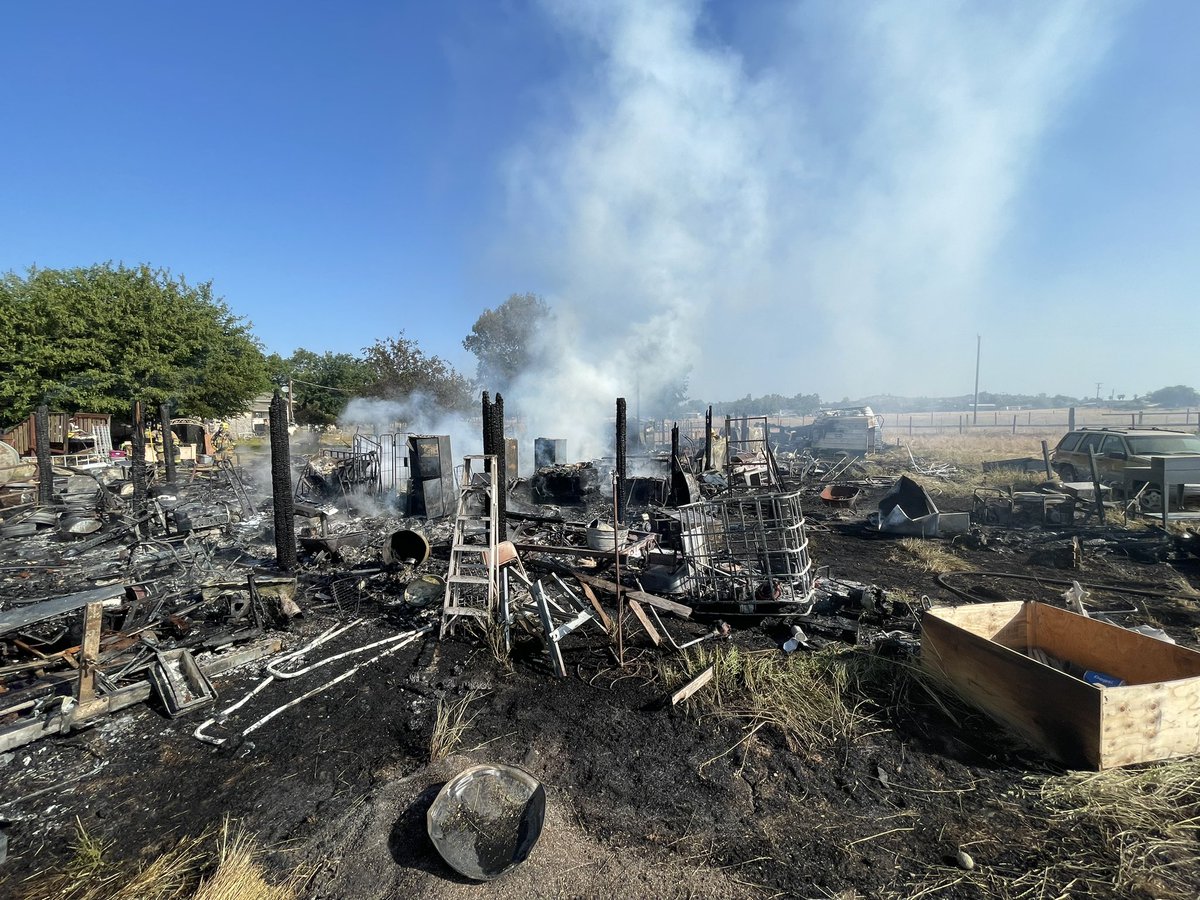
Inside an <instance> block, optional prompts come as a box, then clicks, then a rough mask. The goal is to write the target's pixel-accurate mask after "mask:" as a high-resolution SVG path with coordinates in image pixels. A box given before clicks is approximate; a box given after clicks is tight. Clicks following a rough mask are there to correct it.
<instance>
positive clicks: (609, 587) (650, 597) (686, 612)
mask: <svg viewBox="0 0 1200 900" xmlns="http://www.w3.org/2000/svg"><path fill="white" fill-rule="evenodd" d="M575 578H576V579H578V580H579V581H580V582H581V583H583V584H590V585H591V586H592V587H594V588H599V589H600V590H602V591H608V592H609V593H610V594H615V593H616V592H617V584H616V582H615V581H609V580H608V579H606V578H597V577H596V576H595V575H584V574H582V573H580V572H576V573H575ZM621 593H622V594H624V595H625V597H627V598H629V599H632V600H636V601H638V602H639V603H645V604H646V605H647V606H653V607H656V608H657V609H661V610H662V611H663V612H669V613H674V614H675V615H677V616H679V617H680V618H682V619H690V618H691V617H692V608H691V607H690V606H684V605H683V604H682V603H676V602H675V601H674V600H667V599H666V598H665V597H658V596H655V595H654V594H647V593H646V592H645V591H631V590H629V589H627V588H621Z"/></svg>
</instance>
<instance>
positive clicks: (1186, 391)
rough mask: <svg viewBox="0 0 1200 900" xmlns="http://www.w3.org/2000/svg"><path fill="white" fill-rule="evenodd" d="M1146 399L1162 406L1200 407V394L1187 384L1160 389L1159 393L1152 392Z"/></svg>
mask: <svg viewBox="0 0 1200 900" xmlns="http://www.w3.org/2000/svg"><path fill="white" fill-rule="evenodd" d="M1144 399H1146V400H1148V401H1150V402H1151V403H1158V404H1161V405H1162V406H1200V394H1198V393H1196V390H1195V388H1190V387H1188V386H1187V385H1185V384H1175V385H1172V386H1171V387H1164V388H1159V389H1158V390H1157V391H1151V392H1150V393H1149V394H1147V395H1146V396H1145V398H1144Z"/></svg>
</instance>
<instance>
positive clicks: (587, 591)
mask: <svg viewBox="0 0 1200 900" xmlns="http://www.w3.org/2000/svg"><path fill="white" fill-rule="evenodd" d="M579 587H580V589H581V590H582V591H583V596H584V597H586V598H587V602H588V603H590V604H591V605H592V609H593V610H595V612H596V615H597V616H598V617H599V618H600V624H601V625H603V626H604V630H605V631H607V632H608V633H609V634H612V630H613V624H612V619H610V618H609V617H608V613H606V612H605V611H604V607H603V606H601V605H600V601H599V600H598V599H596V592H595V591H593V590H592V588H591V586H590V585H587V584H584V583H583V582H582V581H580V582H579Z"/></svg>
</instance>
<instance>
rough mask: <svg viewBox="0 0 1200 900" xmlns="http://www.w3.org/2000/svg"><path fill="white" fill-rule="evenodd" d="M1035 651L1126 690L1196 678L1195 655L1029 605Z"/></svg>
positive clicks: (1199, 672) (1198, 659)
mask: <svg viewBox="0 0 1200 900" xmlns="http://www.w3.org/2000/svg"><path fill="white" fill-rule="evenodd" d="M1030 606H1031V611H1032V619H1033V634H1034V638H1035V641H1036V644H1037V646H1039V647H1041V648H1042V649H1043V650H1045V651H1046V652H1047V653H1050V654H1053V655H1054V656H1057V657H1059V658H1060V659H1065V660H1070V661H1071V662H1073V663H1075V664H1077V665H1079V666H1082V667H1083V668H1085V669H1093V670H1095V671H1099V672H1106V673H1108V674H1109V675H1115V676H1117V677H1118V678H1122V679H1124V680H1125V681H1126V682H1128V683H1129V684H1149V683H1152V682H1156V681H1171V680H1175V679H1179V678H1193V677H1196V676H1200V653H1197V652H1196V651H1195V650H1189V649H1187V648H1186V647H1180V646H1178V645H1176V644H1169V643H1167V642H1166V641H1159V640H1155V639H1154V638H1152V637H1149V636H1147V635H1144V634H1138V633H1137V632H1135V631H1129V630H1127V629H1125V628H1121V627H1119V626H1117V625H1110V624H1109V623H1107V622H1098V621H1096V620H1095V619H1089V618H1088V617H1087V616H1081V615H1079V614H1078V613H1073V612H1069V611H1068V610H1065V609H1058V608H1057V607H1053V606H1046V605H1045V604H1043V603H1034V604H1030Z"/></svg>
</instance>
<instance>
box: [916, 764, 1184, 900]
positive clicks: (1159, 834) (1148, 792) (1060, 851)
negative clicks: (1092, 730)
mask: <svg viewBox="0 0 1200 900" xmlns="http://www.w3.org/2000/svg"><path fill="white" fill-rule="evenodd" d="M1030 782H1031V784H1032V785H1033V794H1034V796H1035V797H1036V798H1037V799H1038V800H1039V801H1040V802H1041V803H1042V804H1043V811H1042V813H1041V814H1040V815H1039V816H1038V817H1036V818H1031V819H1030V821H1029V822H1028V825H1029V829H1030V830H1031V831H1034V832H1042V833H1043V834H1045V840H1046V844H1047V846H1053V847H1055V854H1054V857H1053V859H1052V860H1051V861H1049V862H1048V863H1044V864H1038V865H1032V866H1026V867H1023V870H1022V871H1018V872H1014V871H1012V870H1011V869H1007V868H1004V867H1000V866H996V867H993V866H991V865H989V863H988V853H986V852H985V853H977V854H976V860H977V862H978V863H979V864H980V865H979V867H978V868H977V869H976V870H975V871H972V872H963V871H961V870H958V869H955V868H951V867H948V866H933V867H930V868H928V869H926V870H925V871H923V872H920V873H917V875H916V877H915V878H913V879H912V880H910V881H909V882H908V883H907V884H905V885H904V886H903V890H902V891H901V892H900V893H897V894H896V895H895V896H897V897H900V896H903V897H906V898H916V897H935V896H939V895H943V894H950V893H952V892H956V891H957V892H961V889H962V887H963V886H970V888H972V889H973V890H974V892H975V893H977V894H979V895H980V896H991V897H1006V898H1013V900H1033V898H1037V900H1050V898H1061V897H1069V896H1070V897H1073V896H1106V897H1108V896H1113V897H1133V898H1162V900H1184V898H1188V900H1191V898H1194V897H1196V896H1198V895H1200V759H1186V760H1173V761H1170V762H1165V763H1158V764H1155V765H1149V766H1141V767H1138V768H1126V769H1112V770H1109V771H1107V772H1074V773H1070V774H1067V775H1059V776H1052V777H1049V778H1043V777H1037V778H1031V779H1030ZM1002 837H1003V836H1002V835H997V836H995V838H996V839H987V840H984V841H980V842H978V843H979V844H980V845H981V846H987V847H989V848H994V847H997V846H999V845H1000V844H1001V840H999V839H1000V838H1002ZM957 892H956V893H954V896H960V895H961V893H957Z"/></svg>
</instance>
